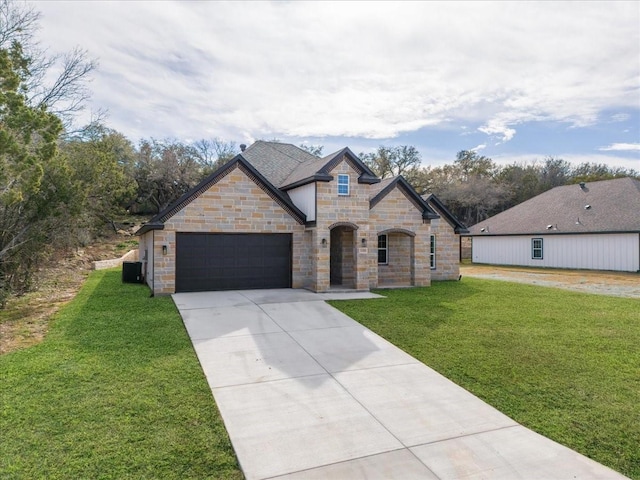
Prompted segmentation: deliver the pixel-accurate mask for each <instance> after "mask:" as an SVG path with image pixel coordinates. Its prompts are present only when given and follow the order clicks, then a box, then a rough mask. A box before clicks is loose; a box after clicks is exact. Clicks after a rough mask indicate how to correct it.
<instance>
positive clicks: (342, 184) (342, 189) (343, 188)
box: [338, 174, 349, 195]
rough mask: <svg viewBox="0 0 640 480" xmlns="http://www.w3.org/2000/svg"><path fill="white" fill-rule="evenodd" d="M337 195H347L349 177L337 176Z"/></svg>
mask: <svg viewBox="0 0 640 480" xmlns="http://www.w3.org/2000/svg"><path fill="white" fill-rule="evenodd" d="M338 195H349V175H343V174H339V175H338Z"/></svg>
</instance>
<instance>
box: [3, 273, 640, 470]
mask: <svg viewBox="0 0 640 480" xmlns="http://www.w3.org/2000/svg"><path fill="white" fill-rule="evenodd" d="M382 293H383V294H384V295H386V296H388V298H387V299H384V300H380V299H375V300H359V301H352V302H333V304H334V305H336V306H337V307H338V308H340V309H341V310H343V311H344V312H346V313H347V314H348V315H350V316H352V317H353V318H355V319H356V320H358V321H360V322H361V323H363V324H364V325H366V326H368V327H369V328H371V329H373V330H374V331H376V332H378V333H379V334H381V335H382V336H384V337H385V338H387V339H388V340H390V341H391V342H393V343H395V344H396V345H398V346H399V347H401V348H403V349H404V350H405V351H407V352H409V353H410V354H412V355H414V356H415V357H417V358H418V359H420V360H422V361H423V362H424V363H426V364H427V365H429V366H431V367H433V368H435V369H436V370H438V371H439V372H441V373H443V374H444V375H446V376H447V377H449V378H451V379H452V380H454V381H455V382H457V383H458V384H460V385H462V386H463V387H465V388H467V389H468V390H470V391H472V392H473V393H475V394H476V395H478V396H479V397H481V398H483V399H485V400H486V401H487V402H489V403H490V404H492V405H494V406H496V407H497V408H498V409H500V410H501V411H503V412H504V413H506V414H507V415H510V416H511V417H512V418H514V419H515V420H517V421H519V422H521V423H522V424H524V425H526V426H528V427H530V428H532V429H534V430H536V431H538V432H540V433H542V434H544V435H546V436H548V437H550V438H553V439H554V440H557V441H559V442H560V443H563V444H565V445H567V446H569V447H571V448H574V449H576V450H577V451H579V452H581V453H584V454H586V455H588V456H590V457H592V458H594V459H595V460H597V461H599V462H601V463H604V464H605V465H608V466H610V467H612V468H614V469H616V470H618V471H620V472H622V473H624V474H626V475H628V476H630V477H632V478H636V479H640V450H639V449H638V445H640V348H639V345H640V300H634V299H621V298H614V297H605V296H595V295H587V294H581V293H572V292H567V291H563V290H556V289H548V288H541V287H535V286H529V285H521V284H515V283H507V282H497V281H489V280H478V279H468V278H464V279H463V280H462V281H461V282H445V283H434V285H433V286H432V287H430V288H422V289H406V290H386V291H382ZM0 399H1V410H0V432H1V434H0V478H3V479H18V478H29V479H31V478H52V479H54V478H65V479H66V478H118V479H120V478H167V479H171V478H180V479H182V478H216V479H226V478H242V474H241V472H240V470H239V468H238V465H237V462H236V459H235V456H234V453H233V450H232V448H231V445H230V442H229V439H228V436H227V433H226V431H225V429H224V425H223V423H222V420H221V418H220V416H219V413H218V411H217V409H216V407H215V404H214V401H213V398H212V395H211V392H210V390H209V387H208V386H207V383H206V380H205V378H204V375H203V373H202V371H201V369H200V366H199V364H198V361H197V358H196V356H195V353H194V352H193V349H192V347H191V343H190V341H189V339H188V337H187V334H186V332H185V330H184V327H183V325H182V322H181V320H180V317H179V315H178V313H177V311H176V309H175V307H174V305H173V303H172V301H171V299H170V298H168V297H164V298H150V297H149V290H148V289H147V288H146V287H144V286H142V285H131V284H122V283H121V282H120V272H118V271H99V272H94V273H92V274H91V276H90V277H89V279H88V281H87V282H86V283H85V285H84V287H83V288H82V290H81V292H80V293H79V294H78V296H77V297H76V298H75V299H74V300H73V301H72V302H71V303H70V304H68V305H67V306H65V307H64V308H63V309H62V310H61V311H60V312H59V313H58V314H57V316H56V317H55V319H54V321H53V323H52V325H51V328H50V330H49V333H48V335H47V336H46V338H45V340H44V341H43V342H42V343H40V344H38V345H35V346H31V347H28V348H24V349H21V350H18V351H15V352H12V353H8V354H4V355H0Z"/></svg>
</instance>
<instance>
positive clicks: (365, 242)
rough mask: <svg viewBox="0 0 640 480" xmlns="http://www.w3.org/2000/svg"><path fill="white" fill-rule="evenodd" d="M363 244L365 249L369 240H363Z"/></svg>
mask: <svg viewBox="0 0 640 480" xmlns="http://www.w3.org/2000/svg"><path fill="white" fill-rule="evenodd" d="M361 243H362V246H363V247H366V246H367V239H366V238H363V239H362V242H361Z"/></svg>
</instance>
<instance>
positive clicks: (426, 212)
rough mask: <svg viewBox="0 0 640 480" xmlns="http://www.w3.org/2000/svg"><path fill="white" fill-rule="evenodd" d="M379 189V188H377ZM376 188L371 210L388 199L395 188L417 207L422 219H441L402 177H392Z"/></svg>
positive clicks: (370, 202)
mask: <svg viewBox="0 0 640 480" xmlns="http://www.w3.org/2000/svg"><path fill="white" fill-rule="evenodd" d="M376 187H377V188H376ZM376 187H374V190H373V191H372V192H371V197H370V199H369V208H370V209H371V208H373V207H375V206H376V205H377V204H378V203H380V201H381V200H382V199H383V198H384V197H386V196H387V195H388V194H389V193H390V192H391V191H392V190H393V189H394V188H398V189H399V190H400V191H401V192H403V193H404V194H405V196H406V197H407V198H408V199H409V200H410V201H411V203H413V204H414V205H415V207H416V208H417V209H418V210H420V211H421V212H422V218H424V219H425V220H431V219H435V218H440V216H439V215H438V214H437V213H436V212H434V211H433V209H432V208H431V207H430V206H429V204H428V203H427V202H426V201H425V200H424V199H423V198H422V197H421V196H420V195H418V192H416V191H415V189H414V188H413V187H412V186H411V184H410V183H409V182H407V181H406V180H405V178H404V177H403V176H402V175H399V176H397V177H390V178H386V179H384V180H382V181H381V182H380V184H379V186H378V185H376Z"/></svg>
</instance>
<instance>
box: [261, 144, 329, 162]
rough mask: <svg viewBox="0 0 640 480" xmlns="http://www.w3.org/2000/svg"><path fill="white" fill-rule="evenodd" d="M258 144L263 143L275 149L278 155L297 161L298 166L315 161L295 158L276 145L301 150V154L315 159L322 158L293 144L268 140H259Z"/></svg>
mask: <svg viewBox="0 0 640 480" xmlns="http://www.w3.org/2000/svg"><path fill="white" fill-rule="evenodd" d="M258 142H262V143H264V144H266V145H267V146H269V147H271V148H273V149H274V150H277V151H278V153H281V154H282V155H284V156H286V157H289V158H290V159H292V160H295V161H296V162H298V164H302V163H307V162H312V161H313V159H311V158H310V159H308V160H306V159H305V160H301V159H299V158H296V157H294V156H293V155H290V154H289V153H287V152H285V151H284V150H282V149H281V148H278V147H277V146H276V145H288V146H290V147H293V148H297V149H298V150H300V151H301V152H303V153H304V154H306V155H309V156H312V157H315V158H320V157H317V156H316V155H313V154H312V153H309V152H307V151H306V150H305V149H304V148H300V147H298V146H297V145H294V144H293V143H284V142H269V141H266V140H257V141H256V142H255V143H258Z"/></svg>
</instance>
